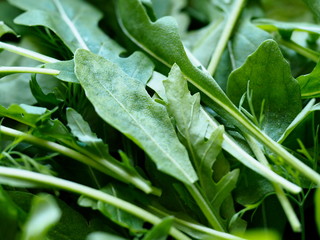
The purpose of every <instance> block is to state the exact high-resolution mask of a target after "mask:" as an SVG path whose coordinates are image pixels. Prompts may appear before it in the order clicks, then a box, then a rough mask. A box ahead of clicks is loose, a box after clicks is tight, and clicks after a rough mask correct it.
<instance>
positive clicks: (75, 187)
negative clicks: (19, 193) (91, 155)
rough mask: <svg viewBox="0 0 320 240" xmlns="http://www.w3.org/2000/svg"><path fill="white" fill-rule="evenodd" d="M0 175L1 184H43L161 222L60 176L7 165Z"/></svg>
mask: <svg viewBox="0 0 320 240" xmlns="http://www.w3.org/2000/svg"><path fill="white" fill-rule="evenodd" d="M1 177H4V179H3V180H2V181H1V182H2V183H3V184H6V179H8V178H9V179H13V180H18V181H25V182H29V183H35V184H40V185H42V186H43V185H45V186H48V187H53V188H58V189H62V190H66V191H70V192H73V193H77V194H80V195H84V196H86V197H89V198H91V199H94V200H97V201H101V202H104V203H106V204H110V205H112V206H114V207H117V208H119V209H121V210H123V211H126V212H128V213H130V214H132V215H134V216H136V217H138V218H140V219H142V220H144V221H147V222H149V223H152V224H158V223H160V222H161V219H160V218H159V217H157V216H155V215H154V214H152V213H150V212H148V211H146V210H144V209H142V208H140V207H138V206H136V205H133V204H131V203H129V202H127V201H124V200H122V199H120V198H117V197H114V196H112V195H109V194H107V193H104V192H102V191H99V190H97V189H94V188H91V187H87V186H85V185H82V184H78V183H75V182H71V181H67V180H64V179H61V178H57V177H53V176H48V175H44V174H40V173H35V172H31V171H26V170H21V169H16V168H9V167H0V180H1ZM169 233H170V235H171V236H172V237H174V238H175V239H178V240H191V239H190V238H189V237H188V236H186V235H185V234H183V233H182V232H180V231H179V230H177V229H176V228H174V227H171V229H170V232H169Z"/></svg>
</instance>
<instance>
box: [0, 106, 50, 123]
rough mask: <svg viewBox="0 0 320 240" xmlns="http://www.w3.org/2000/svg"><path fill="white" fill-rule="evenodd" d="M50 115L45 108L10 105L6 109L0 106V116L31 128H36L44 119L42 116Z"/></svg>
mask: <svg viewBox="0 0 320 240" xmlns="http://www.w3.org/2000/svg"><path fill="white" fill-rule="evenodd" d="M51 113H52V112H50V111H48V110H47V109H46V108H42V107H35V106H30V105H26V104H20V105H17V104H12V105H11V106H10V107H8V108H7V109H6V108H5V107H2V106H0V116H2V117H8V118H11V119H14V120H16V121H19V122H21V123H24V124H26V125H29V126H31V127H36V124H37V122H38V121H39V120H41V119H43V118H44V117H46V116H44V114H46V115H47V117H48V116H50V114H51Z"/></svg>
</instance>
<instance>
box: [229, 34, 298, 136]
mask: <svg viewBox="0 0 320 240" xmlns="http://www.w3.org/2000/svg"><path fill="white" fill-rule="evenodd" d="M270 89H273V90H272V91H270ZM246 91H250V92H252V103H253V109H254V112H252V113H251V114H252V115H253V116H257V118H258V119H259V118H261V117H262V116H261V115H263V121H262V122H261V123H260V128H261V129H262V130H263V131H264V132H265V133H266V134H268V135H269V136H270V137H271V138H272V139H274V140H278V139H279V137H280V136H281V135H282V133H283V132H284V131H285V129H286V128H287V127H288V126H289V124H290V123H291V121H292V120H293V119H294V118H295V117H296V115H297V114H298V113H299V112H300V110H301V100H300V89H299V85H298V83H297V82H296V80H295V79H294V78H293V77H292V76H291V71H290V67H289V64H288V63H287V62H286V61H285V59H284V58H283V56H282V54H281V51H280V49H279V47H278V45H277V44H276V43H275V42H274V41H273V40H267V41H265V42H263V43H262V44H261V45H260V47H259V48H258V49H257V50H256V51H255V52H254V53H253V54H252V55H251V56H250V57H248V59H247V61H246V62H245V63H244V65H243V66H242V67H240V68H239V69H237V70H235V71H234V72H232V73H231V74H230V76H229V79H228V86H227V93H228V95H229V97H230V99H231V100H232V101H233V102H234V103H235V104H239V103H240V100H241V98H242V96H243V95H244V94H245V93H246ZM248 101H250V99H248ZM249 111H250V110H249Z"/></svg>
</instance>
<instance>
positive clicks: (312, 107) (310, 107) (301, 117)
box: [278, 99, 320, 143]
mask: <svg viewBox="0 0 320 240" xmlns="http://www.w3.org/2000/svg"><path fill="white" fill-rule="evenodd" d="M314 103H315V99H311V100H310V101H309V103H308V104H307V105H306V106H305V107H304V108H303V109H302V111H301V112H300V113H299V114H298V115H297V116H296V118H295V119H294V120H293V121H292V122H291V123H290V125H289V126H288V127H287V129H286V130H285V131H284V132H283V134H282V135H281V137H280V138H279V140H278V142H279V143H282V142H283V141H284V140H285V139H286V138H287V137H288V136H289V135H290V133H291V132H292V131H293V130H294V129H296V128H297V126H298V125H299V124H301V123H302V122H303V121H305V120H306V119H307V117H308V116H309V115H310V114H311V113H313V112H315V111H319V110H320V103H317V104H314Z"/></svg>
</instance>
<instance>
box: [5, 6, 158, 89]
mask: <svg viewBox="0 0 320 240" xmlns="http://www.w3.org/2000/svg"><path fill="white" fill-rule="evenodd" d="M10 3H11V4H13V5H15V6H17V7H19V8H22V9H24V10H27V12H26V13H24V14H22V15H20V16H19V17H17V18H16V19H15V22H16V23H18V24H23V25H28V26H38V25H41V26H45V27H48V28H50V29H51V30H52V31H54V32H55V33H56V34H57V35H58V36H59V37H60V38H61V40H62V41H63V42H64V43H65V45H66V46H68V47H69V49H70V50H71V51H72V52H75V51H76V50H77V49H78V48H83V49H87V50H90V51H91V52H93V53H96V54H98V55H100V56H103V57H105V58H106V59H108V60H110V61H112V62H116V63H118V64H119V66H120V67H121V68H122V69H123V70H124V71H125V72H126V73H127V74H128V75H129V76H131V77H133V78H137V79H139V80H141V81H142V82H145V83H146V82H147V81H148V80H149V78H150V77H151V74H152V71H153V68H154V66H153V63H152V62H151V60H150V59H148V58H147V57H146V56H145V55H144V54H143V53H141V52H135V53H133V54H132V55H131V56H129V57H128V58H122V57H120V56H119V55H120V54H121V53H123V52H125V50H124V49H123V48H122V47H120V46H119V45H118V44H117V43H116V42H115V41H113V40H112V39H111V38H109V37H108V36H107V35H106V34H105V33H104V32H103V31H102V30H100V29H99V28H98V26H97V25H98V22H99V20H100V19H101V17H102V14H101V13H100V12H99V11H98V10H97V9H95V8H94V7H92V6H91V5H89V4H88V3H86V2H85V1H78V0H64V1H61V0H53V1H52V0H44V1H42V2H41V3H40V2H38V1H35V0H27V1H24V0H11V1H10ZM45 66H46V67H47V68H53V69H57V70H60V71H61V72H60V74H59V75H58V76H57V78H59V79H61V80H63V81H68V82H77V80H76V78H75V77H74V74H73V71H72V70H73V68H72V67H73V62H72V61H66V62H57V63H50V64H46V65H45Z"/></svg>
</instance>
